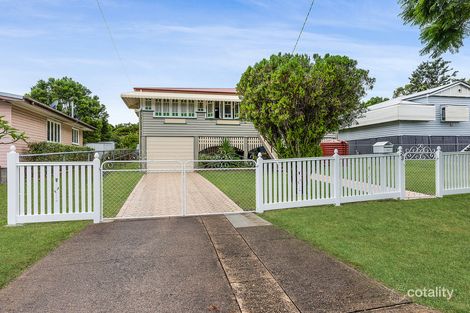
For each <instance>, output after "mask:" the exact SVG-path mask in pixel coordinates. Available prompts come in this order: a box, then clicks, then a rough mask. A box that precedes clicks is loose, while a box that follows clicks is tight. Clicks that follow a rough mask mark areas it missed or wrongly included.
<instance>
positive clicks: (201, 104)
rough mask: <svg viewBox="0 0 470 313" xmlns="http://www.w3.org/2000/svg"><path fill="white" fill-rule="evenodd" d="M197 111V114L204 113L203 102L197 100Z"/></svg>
mask: <svg viewBox="0 0 470 313" xmlns="http://www.w3.org/2000/svg"><path fill="white" fill-rule="evenodd" d="M197 111H198V112H204V101H202V100H199V101H198V102H197Z"/></svg>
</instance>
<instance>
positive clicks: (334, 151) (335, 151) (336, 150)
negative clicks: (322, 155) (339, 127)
mask: <svg viewBox="0 0 470 313" xmlns="http://www.w3.org/2000/svg"><path fill="white" fill-rule="evenodd" d="M330 151H331V150H330ZM333 153H334V154H335V155H336V154H338V149H335V150H333Z"/></svg>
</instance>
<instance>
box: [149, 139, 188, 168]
mask: <svg viewBox="0 0 470 313" xmlns="http://www.w3.org/2000/svg"><path fill="white" fill-rule="evenodd" d="M193 159H194V138H193V137H147V160H193ZM176 166H177V163H176V162H157V163H154V164H153V165H151V162H150V163H149V168H154V169H162V168H165V167H170V168H173V167H176Z"/></svg>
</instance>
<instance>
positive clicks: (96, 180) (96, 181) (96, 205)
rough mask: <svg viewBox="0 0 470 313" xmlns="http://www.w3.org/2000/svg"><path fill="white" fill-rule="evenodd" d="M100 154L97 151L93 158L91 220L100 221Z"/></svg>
mask: <svg viewBox="0 0 470 313" xmlns="http://www.w3.org/2000/svg"><path fill="white" fill-rule="evenodd" d="M100 163H101V162H100V156H99V154H98V153H95V156H94V159H93V209H94V211H93V222H94V223H99V222H101V212H102V209H103V208H102V207H101V187H102V186H101V184H102V182H101V173H100V170H101V169H100V167H101V164H100Z"/></svg>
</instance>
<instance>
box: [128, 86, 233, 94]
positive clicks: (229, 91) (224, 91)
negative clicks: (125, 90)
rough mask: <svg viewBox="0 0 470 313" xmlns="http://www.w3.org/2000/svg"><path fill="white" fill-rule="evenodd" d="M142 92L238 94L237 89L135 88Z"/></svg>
mask: <svg viewBox="0 0 470 313" xmlns="http://www.w3.org/2000/svg"><path fill="white" fill-rule="evenodd" d="M134 91H137V92H140V91H143V92H172V93H206V94H236V93H237V90H236V89H235V88H191V87H134Z"/></svg>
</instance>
